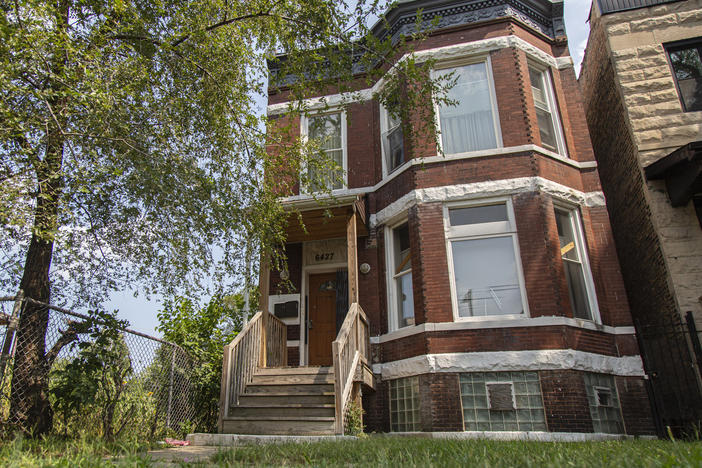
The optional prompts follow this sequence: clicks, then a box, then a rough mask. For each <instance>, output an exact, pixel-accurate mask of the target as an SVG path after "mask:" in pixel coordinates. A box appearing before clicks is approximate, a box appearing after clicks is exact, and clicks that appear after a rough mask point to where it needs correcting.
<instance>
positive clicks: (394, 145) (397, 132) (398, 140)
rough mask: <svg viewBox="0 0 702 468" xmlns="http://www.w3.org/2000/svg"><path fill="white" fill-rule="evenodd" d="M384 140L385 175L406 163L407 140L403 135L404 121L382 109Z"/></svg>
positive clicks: (381, 129)
mask: <svg viewBox="0 0 702 468" xmlns="http://www.w3.org/2000/svg"><path fill="white" fill-rule="evenodd" d="M380 119H381V121H380V122H381V127H380V131H381V132H382V138H383V148H382V151H383V168H384V173H385V174H390V173H391V172H392V171H394V170H395V169H397V168H398V167H400V166H401V165H402V164H403V163H404V162H405V140H404V136H403V134H402V119H401V118H400V116H399V115H397V114H394V113H392V112H391V111H389V110H388V109H386V108H385V107H383V106H381V107H380Z"/></svg>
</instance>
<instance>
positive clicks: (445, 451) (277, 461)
mask: <svg viewBox="0 0 702 468" xmlns="http://www.w3.org/2000/svg"><path fill="white" fill-rule="evenodd" d="M0 444H1V445H0V466H2V467H25V466H28V467H29V466H31V467H34V466H65V467H74V466H78V467H92V466H114V465H118V466H150V465H151V462H150V459H149V455H148V454H147V453H146V452H145V450H147V449H148V446H138V445H134V444H131V443H121V444H112V445H107V444H104V443H102V442H98V441H94V442H90V441H86V440H81V441H75V440H74V441H70V442H69V441H62V440H60V439H48V440H44V441H39V442H36V441H27V440H22V439H17V440H15V441H6V442H1V443H0ZM212 465H214V466H223V467H224V466H393V467H394V466H436V467H449V466H481V467H514V466H524V467H531V466H549V467H570V466H595V467H599V466H614V467H621V468H628V467H636V466H645V467H658V466H663V467H672V466H695V467H702V443H700V442H670V441H650V440H630V441H608V442H561V443H556V442H498V441H483V440H461V441H457V440H431V439H420V438H390V437H369V438H364V439H361V440H357V441H353V440H347V441H340V442H321V443H311V444H307V443H304V444H282V445H259V446H242V447H238V448H235V449H229V450H222V451H220V452H219V453H216V454H215V455H214V456H213V457H212V458H211V459H210V460H209V462H207V463H192V462H187V461H183V462H181V463H176V464H174V465H170V466H212Z"/></svg>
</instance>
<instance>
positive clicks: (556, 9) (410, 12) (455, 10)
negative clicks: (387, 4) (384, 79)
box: [374, 0, 565, 42]
mask: <svg viewBox="0 0 702 468" xmlns="http://www.w3.org/2000/svg"><path fill="white" fill-rule="evenodd" d="M419 9H421V11H422V17H423V19H424V25H425V28H426V29H430V28H432V24H431V22H432V21H433V20H434V19H436V18H438V25H436V26H435V27H433V28H432V29H435V30H438V29H444V28H450V27H455V26H463V25H467V24H471V23H478V22H483V21H491V20H496V19H502V18H512V19H515V20H517V21H519V22H521V23H523V24H525V25H526V26H528V27H530V28H532V29H534V30H536V31H538V32H540V33H541V34H544V35H546V36H548V37H550V38H552V39H555V38H556V37H559V36H563V35H565V29H564V25H563V3H562V2H556V3H552V2H550V1H547V0H541V1H539V0H477V1H476V0H468V1H465V0H464V1H457V2H456V1H454V2H447V1H445V0H444V1H441V0H417V1H413V2H401V3H400V4H399V5H398V6H397V7H395V8H394V9H392V10H390V11H389V12H388V14H387V20H388V24H389V29H388V30H385V29H384V28H382V27H376V29H375V30H374V33H375V34H376V35H378V36H379V37H382V38H385V37H387V35H390V36H391V37H392V41H393V42H396V41H398V40H399V39H400V36H402V35H403V34H410V33H412V31H413V30H414V29H415V25H416V21H417V10H419Z"/></svg>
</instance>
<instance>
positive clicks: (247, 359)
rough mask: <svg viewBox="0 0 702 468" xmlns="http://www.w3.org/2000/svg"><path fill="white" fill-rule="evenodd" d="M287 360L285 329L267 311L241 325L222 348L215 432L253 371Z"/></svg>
mask: <svg viewBox="0 0 702 468" xmlns="http://www.w3.org/2000/svg"><path fill="white" fill-rule="evenodd" d="M263 314H266V317H265V318H266V321H267V324H266V327H265V334H266V362H265V363H262V362H260V360H261V340H262V339H263V333H262V330H263V329H264V327H263ZM287 361H288V347H287V326H286V325H285V322H283V321H282V320H280V319H279V318H278V317H276V316H275V315H273V314H271V313H270V312H268V311H259V312H257V313H256V314H255V315H254V316H253V317H251V320H249V322H248V323H247V324H246V325H244V328H242V330H241V331H240V332H239V334H237V335H236V337H234V339H233V340H232V342H231V343H229V344H228V345H226V346H225V347H224V356H223V358H222V386H221V390H220V396H219V431H220V432H222V430H223V428H224V419H225V418H227V417H228V416H229V408H231V407H233V406H238V405H239V397H240V396H241V394H242V393H244V390H245V389H246V385H247V384H249V383H251V380H252V378H253V376H254V373H255V372H256V369H257V368H259V367H261V364H263V365H264V366H265V365H267V366H284V365H286V364H287Z"/></svg>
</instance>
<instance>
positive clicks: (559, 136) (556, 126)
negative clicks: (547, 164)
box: [528, 60, 568, 158]
mask: <svg viewBox="0 0 702 468" xmlns="http://www.w3.org/2000/svg"><path fill="white" fill-rule="evenodd" d="M528 66H529V68H532V69H534V70H535V71H537V72H539V73H540V74H541V77H542V79H543V80H544V88H545V90H546V99H547V100H548V102H547V103H546V104H548V107H549V112H550V113H551V124H552V125H553V132H554V134H555V135H554V136H555V137H556V146H557V151H556V152H557V153H558V154H560V155H561V156H564V157H566V158H567V157H568V148H567V146H566V144H565V137H564V135H563V126H562V125H561V115H560V111H559V109H558V101H557V100H556V93H555V92H554V90H553V74H552V72H551V68H550V67H549V66H548V65H544V64H541V63H539V62H535V61H532V60H530V61H529V62H528ZM529 84H530V86H529V90H530V91H531V87H532V86H531V75H529ZM531 92H532V95H533V91H531ZM532 100H533V99H532ZM534 106H536V103H535V104H534ZM537 128H538V122H537ZM539 132H541V130H540V129H539ZM539 138H541V133H539ZM542 147H543V146H542ZM543 148H544V149H545V150H546V151H551V150H549V149H548V148H545V147H543Z"/></svg>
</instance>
